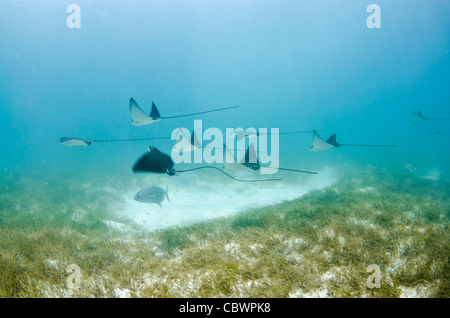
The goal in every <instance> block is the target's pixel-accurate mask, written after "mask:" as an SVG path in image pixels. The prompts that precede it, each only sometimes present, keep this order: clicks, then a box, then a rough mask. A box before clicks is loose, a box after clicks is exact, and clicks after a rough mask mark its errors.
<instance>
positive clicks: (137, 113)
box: [130, 97, 239, 126]
mask: <svg viewBox="0 0 450 318" xmlns="http://www.w3.org/2000/svg"><path fill="white" fill-rule="evenodd" d="M237 107H239V106H230V107H224V108H216V109H212V110H207V111H202V112H198V113H191V114H182V115H176V116H161V115H160V113H159V110H158V108H156V105H155V103H154V102H152V109H151V111H150V114H149V115H147V114H146V113H145V112H144V111H143V110H142V108H141V107H139V105H138V104H137V103H136V101H135V100H134V98H133V97H131V98H130V113H131V119H132V122H131V124H132V125H134V126H143V125H149V124H153V123H154V122H157V121H161V120H163V119H171V118H180V117H188V116H195V115H202V114H207V113H212V112H218V111H222V110H227V109H232V108H237Z"/></svg>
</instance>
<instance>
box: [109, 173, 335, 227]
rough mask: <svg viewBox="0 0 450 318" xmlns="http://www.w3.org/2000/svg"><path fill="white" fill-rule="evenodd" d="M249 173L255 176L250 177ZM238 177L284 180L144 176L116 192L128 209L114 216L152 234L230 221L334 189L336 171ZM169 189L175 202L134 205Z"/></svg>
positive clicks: (215, 175)
mask: <svg viewBox="0 0 450 318" xmlns="http://www.w3.org/2000/svg"><path fill="white" fill-rule="evenodd" d="M249 173H250V174H249ZM249 173H247V174H246V172H244V174H243V175H237V176H236V177H239V178H242V179H255V178H282V179H283V180H282V181H274V182H258V183H242V182H237V181H233V180H231V179H229V178H227V177H226V176H224V175H222V174H221V173H220V172H216V171H214V170H213V171H195V172H188V173H183V174H180V175H177V176H172V177H170V176H167V175H158V174H141V175H137V176H136V177H135V179H134V180H133V185H132V186H131V187H130V189H126V190H125V191H124V190H122V191H120V192H116V194H119V195H123V196H124V198H125V204H124V205H123V206H120V207H118V209H117V211H114V212H115V213H116V214H117V215H118V216H119V217H125V218H127V219H130V220H131V221H133V222H135V223H136V224H138V225H140V226H141V227H142V228H143V229H145V230H148V231H152V230H157V229H162V228H167V227H172V226H178V225H189V224H193V223H195V222H201V221H207V220H211V219H214V218H217V217H226V216H231V215H234V214H236V213H238V212H241V211H245V210H248V209H251V208H257V207H263V206H268V205H272V204H277V203H281V202H283V201H287V200H293V199H295V198H298V197H301V196H302V195H305V194H306V193H308V192H310V191H312V190H316V189H322V188H325V187H328V186H330V185H332V184H333V183H334V181H335V177H334V173H333V171H332V169H330V168H326V169H323V170H322V171H319V174H317V175H307V174H299V173H290V174H281V173H278V174H277V175H275V176H273V175H265V176H261V175H258V174H257V175H254V174H251V173H253V171H249ZM166 185H168V187H169V191H168V193H169V199H170V202H167V201H166V200H164V202H163V203H162V208H161V207H159V205H157V204H149V203H140V202H137V201H134V200H133V196H134V194H135V193H136V192H138V191H139V190H141V189H142V188H145V187H149V186H159V187H161V188H163V189H165V188H166Z"/></svg>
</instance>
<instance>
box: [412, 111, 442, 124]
mask: <svg viewBox="0 0 450 318" xmlns="http://www.w3.org/2000/svg"><path fill="white" fill-rule="evenodd" d="M425 120H450V118H432V117H425V116H424V115H423V114H422V112H421V111H420V110H417V111H413V113H412V116H411V119H410V121H409V122H408V124H410V125H412V124H417V123H420V122H423V121H425Z"/></svg>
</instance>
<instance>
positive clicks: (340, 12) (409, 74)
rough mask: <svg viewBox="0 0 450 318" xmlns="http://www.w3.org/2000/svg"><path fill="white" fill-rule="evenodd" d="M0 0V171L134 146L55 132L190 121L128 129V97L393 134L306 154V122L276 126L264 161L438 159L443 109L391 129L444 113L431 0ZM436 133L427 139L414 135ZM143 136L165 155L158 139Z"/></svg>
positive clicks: (232, 119) (444, 75)
mask: <svg viewBox="0 0 450 318" xmlns="http://www.w3.org/2000/svg"><path fill="white" fill-rule="evenodd" d="M70 3H71V2H70V1H46V2H45V3H37V2H35V1H2V2H1V4H0V37H1V39H2V45H1V47H0V56H1V58H0V81H1V85H0V86H1V87H0V103H1V108H0V111H1V117H0V118H1V119H0V120H1V123H0V127H1V128H0V129H1V134H2V138H1V141H0V142H1V145H0V146H1V148H2V156H1V159H0V162H1V167H2V170H7V171H9V172H19V171H21V172H23V171H25V170H26V171H28V172H30V171H47V170H51V171H58V170H61V169H62V170H64V171H67V170H73V171H74V172H75V173H76V171H79V170H80V169H89V170H96V169H102V167H103V168H104V167H106V166H116V167H117V166H121V167H124V166H127V169H129V167H130V165H131V163H132V162H133V161H134V159H135V158H136V157H137V156H138V155H140V154H141V153H142V152H144V151H145V150H146V147H147V145H148V143H149V142H136V143H108V144H96V145H93V146H91V147H89V148H88V149H85V148H84V147H82V148H81V149H75V147H72V148H71V147H68V148H66V147H63V146H61V145H60V144H59V138H60V137H62V136H69V137H79V138H91V139H127V138H146V137H150V136H168V135H170V133H171V132H172V130H173V129H174V128H176V127H187V128H188V129H191V127H192V125H193V119H194V118H189V117H188V118H180V119H173V120H170V121H169V120H167V121H163V122H161V123H156V124H153V125H150V126H141V127H135V126H132V125H131V124H130V123H131V118H130V113H129V106H128V101H129V98H130V97H133V98H135V99H136V100H137V101H138V103H139V104H140V105H141V107H142V108H143V109H144V110H145V111H149V110H150V105H151V102H152V101H154V102H155V103H156V105H158V108H159V109H160V112H161V113H162V116H164V115H166V116H167V115H168V116H170V115H176V114H182V113H186V112H196V111H202V110H205V109H212V108H220V107H227V106H232V105H239V106H240V108H238V109H237V110H230V111H224V112H221V113H214V114H208V115H204V116H201V117H200V118H196V119H202V120H203V126H204V127H219V128H226V127H231V128H234V127H243V128H248V127H255V128H268V129H270V128H279V129H280V132H289V131H298V130H312V129H317V130H318V132H319V133H320V134H321V135H323V137H324V138H325V137H326V138H327V137H328V136H329V135H331V134H333V133H336V134H337V136H338V141H340V142H342V143H363V144H364V143H366V144H367V143H369V144H377V143H381V144H398V145H399V147H398V148H396V149H368V148H364V149H361V148H358V149H354V148H352V149H350V148H345V149H344V148H341V149H333V150H332V153H330V152H324V153H311V152H310V151H309V148H310V147H311V142H312V137H311V135H310V134H305V135H293V136H280V147H281V150H280V162H281V165H282V164H283V162H285V163H288V164H289V165H290V166H292V165H296V164H297V163H298V165H300V166H301V167H314V166H315V165H314V164H313V163H314V162H321V163H329V162H333V160H344V161H345V160H354V161H357V162H358V161H360V162H365V163H368V164H373V165H377V164H378V163H380V164H381V163H387V162H388V163H389V164H392V165H393V166H399V167H403V166H404V165H405V164H408V163H415V164H419V163H426V164H427V165H431V166H435V167H436V168H439V169H443V170H445V169H446V168H448V162H449V150H448V149H449V147H448V144H449V133H450V131H449V129H448V121H427V122H425V125H426V127H427V128H425V129H424V128H422V130H421V129H419V128H420V127H422V125H420V127H419V126H417V125H414V126H411V125H407V122H408V121H409V119H410V116H411V113H412V111H414V110H417V109H420V110H421V111H422V112H423V113H424V115H425V116H428V117H442V118H449V117H450V110H449V107H448V105H449V101H450V96H449V94H448V87H450V85H449V84H450V76H449V72H448V71H449V70H450V64H449V63H450V62H449V46H450V43H449V31H450V22H449V19H448V17H447V14H446V12H447V11H448V9H449V7H450V5H449V4H448V2H447V1H444V0H442V1H432V2H425V1H416V2H413V3H411V2H410V1H396V2H392V1H378V2H377V4H378V5H379V6H380V9H381V16H380V17H381V28H373V29H371V28H368V26H367V24H366V20H367V18H368V17H369V15H370V13H367V12H366V9H367V6H368V5H369V4H371V2H370V1H345V2H339V3H336V2H335V1H283V2H277V1H266V0H264V1H240V0H239V1H237V0H236V1H234V0H232V1H229V0H227V1H200V0H192V1H117V0H116V1H96V2H92V1H81V0H80V1H77V2H76V4H78V5H79V7H80V9H81V15H80V18H81V19H80V21H81V24H80V26H81V27H80V28H68V26H67V25H66V20H67V18H68V17H69V15H70V13H68V12H66V8H67V6H68V5H69V4H70ZM436 131H439V132H441V133H442V135H441V134H439V135H429V134H428V133H429V132H436ZM153 144H154V145H156V146H158V147H161V148H162V149H164V150H165V151H170V147H171V145H167V142H165V141H155V142H154V143H153Z"/></svg>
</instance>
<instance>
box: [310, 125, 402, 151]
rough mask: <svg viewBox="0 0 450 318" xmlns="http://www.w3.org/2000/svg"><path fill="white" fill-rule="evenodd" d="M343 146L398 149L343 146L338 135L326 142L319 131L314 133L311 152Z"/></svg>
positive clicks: (359, 145) (354, 145) (357, 145)
mask: <svg viewBox="0 0 450 318" xmlns="http://www.w3.org/2000/svg"><path fill="white" fill-rule="evenodd" d="M342 146H351V147H397V145H361V144H341V143H339V142H337V140H336V134H333V135H331V136H330V137H329V138H328V139H327V140H326V141H325V140H324V139H322V138H321V137H320V136H319V134H318V133H317V131H315V130H314V132H313V145H312V147H311V151H323V150H328V149H331V148H337V147H342Z"/></svg>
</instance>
